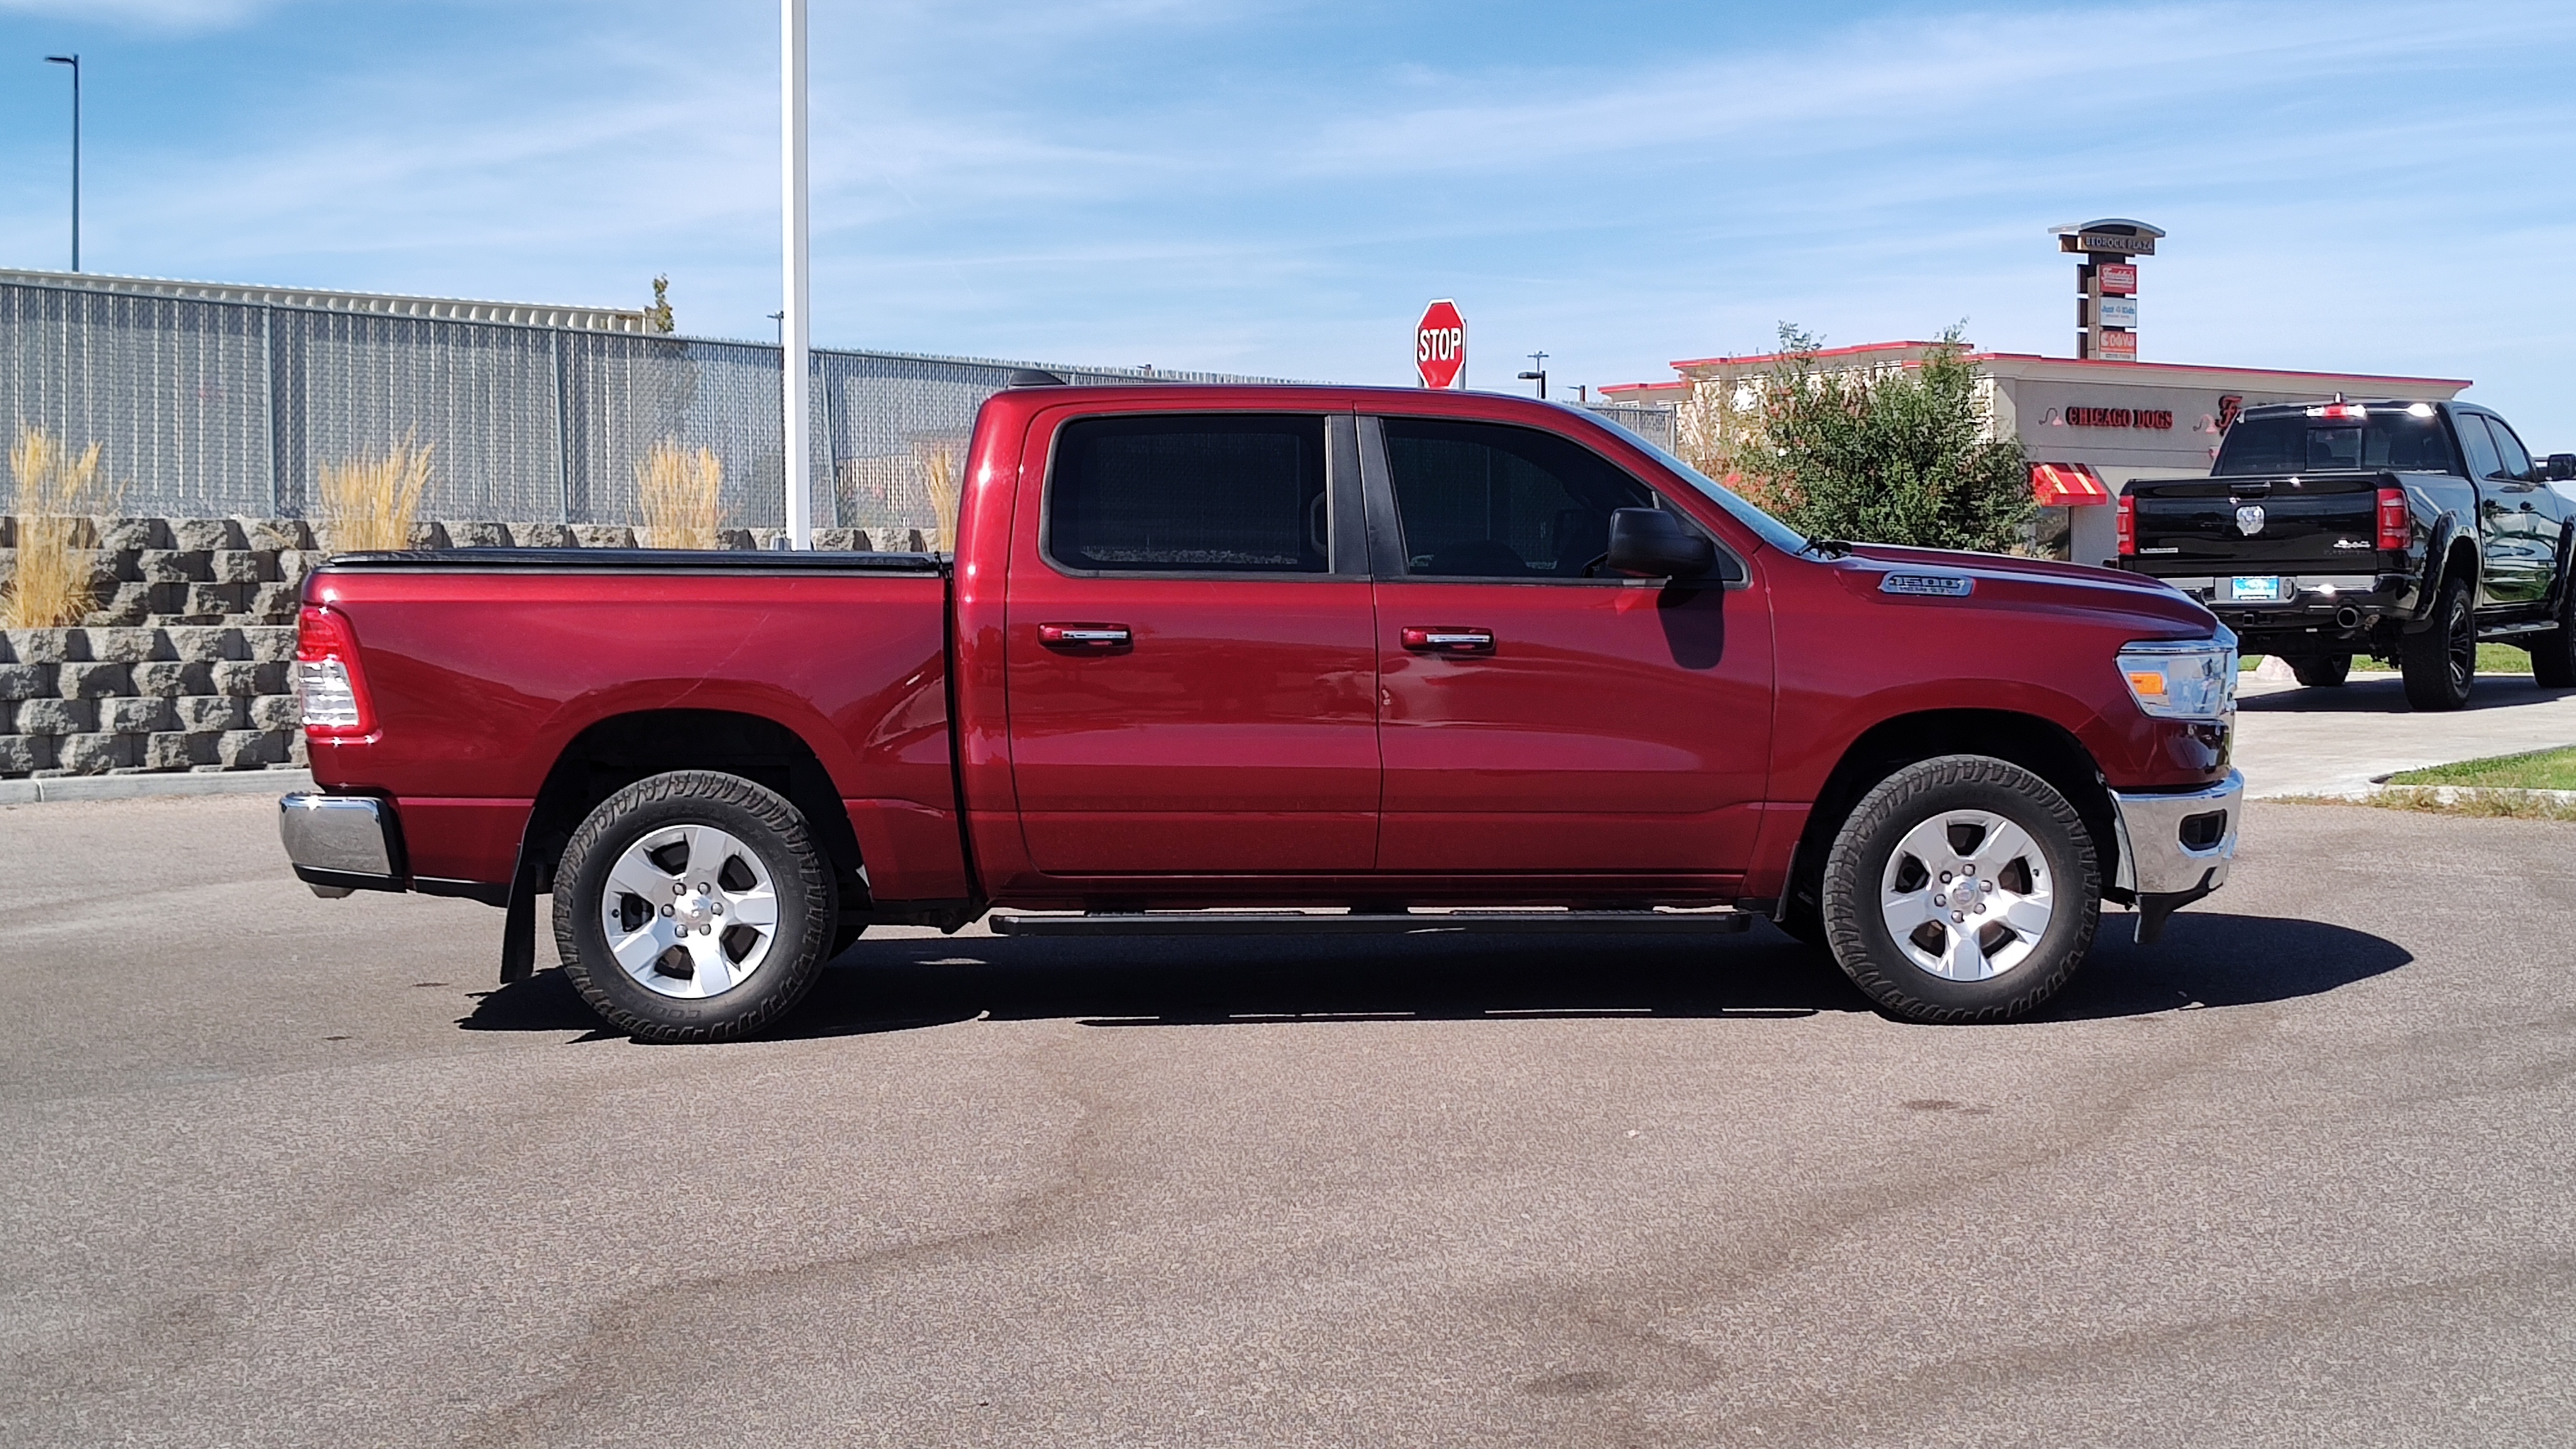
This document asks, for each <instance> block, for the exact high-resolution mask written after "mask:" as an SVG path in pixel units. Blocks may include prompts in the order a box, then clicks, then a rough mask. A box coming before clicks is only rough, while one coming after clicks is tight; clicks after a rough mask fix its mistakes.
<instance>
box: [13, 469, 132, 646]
mask: <svg viewBox="0 0 2576 1449" xmlns="http://www.w3.org/2000/svg"><path fill="white" fill-rule="evenodd" d="M9 471H10V473H11V474H13V475H14V476H15V477H16V479H17V497H16V500H15V502H14V504H13V505H12V508H11V511H12V512H13V513H15V514H16V515H17V518H18V564H17V569H16V571H15V572H14V573H13V574H12V576H11V577H10V580H9V589H8V593H7V596H6V597H5V599H0V621H5V622H6V623H7V625H8V627H10V628H12V629H51V628H55V627H58V626H60V625H65V624H77V623H79V622H80V621H81V616H82V615H84V614H87V613H88V612H89V611H90V610H91V609H92V608H94V607H96V605H97V601H98V595H97V590H96V586H95V585H94V584H93V583H92V581H91V563H92V560H91V557H90V553H89V551H88V550H87V549H85V548H83V547H82V546H81V545H82V544H83V543H85V542H88V541H90V538H89V530H90V516H91V515H92V514H100V513H113V512H115V511H116V500H117V494H118V490H117V489H115V488H113V487H111V486H109V485H108V484H107V483H106V481H105V480H104V479H103V478H102V477H101V475H100V473H99V467H98V444H96V443H92V444H90V445H89V446H88V447H86V448H83V449H82V450H81V451H80V454H79V456H77V457H74V456H73V455H72V453H71V451H70V450H69V449H68V448H66V447H64V446H63V443H62V440H61V439H59V438H56V437H55V436H54V435H53V434H51V433H48V432H46V431H45V430H44V429H42V428H28V427H22V428H20V429H19V430H18V440H17V442H15V443H13V444H11V445H10V448H9Z"/></svg>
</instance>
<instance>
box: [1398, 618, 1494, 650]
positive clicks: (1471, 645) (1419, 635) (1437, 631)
mask: <svg viewBox="0 0 2576 1449" xmlns="http://www.w3.org/2000/svg"><path fill="white" fill-rule="evenodd" d="M1403 638H1404V647H1405V648H1407V649H1411V650H1414V651H1416V652H1418V653H1424V654H1491V653H1493V652H1494V631H1493V630H1491V629H1477V628H1470V627H1466V626H1461V625H1444V624H1407V625H1406V626H1405V627H1404V634H1403Z"/></svg>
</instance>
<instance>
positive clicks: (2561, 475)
mask: <svg viewBox="0 0 2576 1449" xmlns="http://www.w3.org/2000/svg"><path fill="white" fill-rule="evenodd" d="M2541 476H2542V477H2544V478H2546V479H2548V480H2549V481H2550V482H2552V483H2564V482H2567V481H2568V480H2569V479H2576V453H2552V454H2550V455H2549V466H2548V467H2546V468H2543V469H2542V470H2541Z"/></svg>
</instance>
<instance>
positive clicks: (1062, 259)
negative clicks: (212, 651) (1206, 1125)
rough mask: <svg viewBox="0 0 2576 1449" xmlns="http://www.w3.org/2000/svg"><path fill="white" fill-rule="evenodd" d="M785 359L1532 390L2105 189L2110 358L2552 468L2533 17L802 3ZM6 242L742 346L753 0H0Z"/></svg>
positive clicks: (1986, 313) (2558, 313) (1895, 269)
mask: <svg viewBox="0 0 2576 1449" xmlns="http://www.w3.org/2000/svg"><path fill="white" fill-rule="evenodd" d="M813 8H814V13H813V22H812V24H813V48H814V49H813V53H814V76H813V83H814V115H813V145H814V186H815V200H814V228H815V231H814V258H815V288H816V292H815V334H816V337H817V340H819V341H821V342H824V343H827V344H841V345H852V346H879V347H890V348H899V349H904V350H912V351H924V352H953V353H968V354H977V355H986V356H1007V357H1028V358H1047V359H1056V360H1062V361H1073V362H1097V363H1142V362H1152V363H1155V364H1158V365H1161V366H1165V367H1200V368H1219V369H1227V370H1239V371H1248V372H1259V373H1266V374H1272V375H1282V376H1292V377H1311V378H1329V379H1341V380H1354V381H1380V382H1401V381H1408V380H1410V357H1411V352H1410V347H1411V336H1410V329H1411V324H1412V321H1413V318H1414V317H1415V315H1416V314H1417V313H1418V312H1419V310H1420V308H1421V305H1422V304H1423V302H1424V301H1426V300H1428V299H1430V298H1432V297H1438V296H1454V297H1456V298H1457V299H1458V300H1459V303H1460V305H1461V308H1462V309H1463V310H1464V311H1465V313H1466V314H1467V317H1468V320H1469V325H1470V328H1471V336H1472V343H1473V348H1474V352H1475V360H1474V363H1473V366H1474V369H1475V373H1474V377H1475V380H1476V381H1478V382H1479V383H1480V384H1486V385H1496V384H1504V379H1505V378H1506V376H1507V374H1508V373H1509V372H1510V371H1515V370H1517V369H1518V367H1519V366H1520V365H1521V363H1520V362H1519V359H1518V358H1517V357H1516V356H1514V354H1518V353H1522V352H1527V351H1529V350H1531V349H1533V348H1545V349H1546V350H1547V351H1548V352H1549V353H1550V354H1551V355H1552V360H1551V363H1550V367H1551V370H1552V371H1553V372H1554V373H1555V376H1556V379H1557V382H1558V384H1559V386H1560V387H1561V388H1564V389H1566V390H1571V387H1572V385H1573V384H1576V383H1591V384H1596V385H1597V384H1601V383H1610V382H1622V381H1632V380H1637V379H1641V378H1650V377H1659V376H1664V375H1667V372H1666V368H1665V363H1666V362H1667V361H1668V360H1670V359H1673V358H1679V357H1698V356H1705V355H1709V354H1712V353H1717V352H1727V351H1746V350H1754V349H1757V348H1760V347H1762V346H1764V345H1766V344H1767V343H1768V341H1769V340H1770V338H1771V336H1772V333H1773V330H1774V327H1775V325H1776V324H1777V323H1778V322H1779V321H1781V320H1782V319H1790V320H1795V321H1797V322H1799V323H1802V324H1803V325H1805V326H1806V327H1808V328H1809V329H1811V330H1813V331H1816V332H1820V333H1822V334H1823V335H1824V336H1825V338H1826V340H1827V341H1828V342H1829V343H1853V342H1863V341H1871V340H1879V339H1884V338H1891V337H1900V336H1927V335H1930V334H1931V333H1933V332H1935V331H1937V330H1938V329H1939V328H1940V327H1942V326H1943V325H1945V324H1947V323H1951V322H1954V321H1961V320H1964V321H1965V322H1966V324H1967V332H1968V335H1969V336H1970V338H1971V339H1972V340H1974V341H1976V342H1977V343H1979V344H1980V345H1982V346H1986V347H1991V348H1996V349H2000V350H2008V351H2027V352H2045V353H2052V354H2060V355H2063V354H2065V353H2068V352H2069V351H2071V348H2072V337H2071V333H2072V326H2073V319H2072V313H2073V306H2072V302H2071V289H2072V282H2071V275H2070V274H2071V268H2070V267H2069V266H2068V265H2067V263H2066V261H2065V259H2063V258H2061V257H2060V256H2058V255H2057V253H2056V252H2055V251H2054V249H2053V244H2052V241H2051V239H2050V238H2049V237H2048V236H2047V235H2046V234H2045V230H2046V228H2047V227H2048V226H2049V225H2051V224H2053V223H2057V222H2064V221H2073V220H2081V219H2084V218H2088V217H2093V216H2103V215H2115V216H2135V217H2141V218H2144V219H2146V220H2149V221H2152V222H2155V223H2156V224H2158V225H2161V226H2163V227H2165V228H2166V229H2167V230H2168V231H2170V232H2171V233H2172V237H2171V239H2170V241H2169V242H2168V243H2167V245H2166V248H2165V251H2164V253H2163V254H2162V255H2159V256H2157V257H2156V258H2154V259H2153V260H2151V261H2149V262H2148V263H2146V265H2145V276H2144V284H2143V293H2144V296H2143V299H2142V300H2143V306H2142V312H2143V323H2142V328H2141V336H2142V347H2141V355H2142V356H2143V357H2145V358H2147V359H2149V360H2154V361H2186V362H2211V363H2230V364H2239V365H2246V366H2269V367H2306V368H2320V369H2337V370H2344V369H2349V370H2360V371H2378V372H2396V373H2423V374H2431V375H2437V376H2453V377H2471V378H2475V379H2477V380H2478V386H2477V388H2476V390H2475V391H2474V392H2473V393H2472V394H2471V396H2473V397H2476V398H2479V399H2482V400H2484V401H2486V402H2488V403H2490V404H2492V405H2494V406H2496V407H2499V408H2501V409H2503V410H2504V411H2505V412H2506V413H2507V414H2508V415H2510V416H2512V417H2513V418H2515V419H2516V420H2517V421H2518V422H2519V423H2520V424H2521V425H2522V430H2523V431H2524V433H2525V434H2526V435H2528V436H2529V438H2530V440H2531V441H2532V442H2533V443H2534V444H2535V445H2538V446H2541V447H2546V448H2558V449H2576V387H2571V386H2570V384H2571V383H2576V375H2571V371H2572V370H2571V367H2570V364H2569V361H2568V359H2569V356H2570V352H2571V348H2570V344H2569V342H2568V340H2567V336H2566V334H2567V331H2568V324H2569V317H2570V311H2571V309H2570V305H2569V304H2570V302H2571V300H2576V283H2571V281H2570V272H2571V268H2576V259H2571V256H2570V253H2571V251H2576V188H2572V187H2571V186H2570V184H2569V182H2570V178H2571V174H2576V165H2571V154H2576V79H2571V77H2576V5H2570V4H2567V3H2565V0H2558V3H2554V4H2539V3H2509V0H2508V3H2493V4H2450V5H2428V4H2424V3H2422V0H2411V3H2406V4H2373V3H2367V0H2359V3H2341V4H2333V5H2306V4H2265V5H2166V4H2157V3H2152V0H2137V3H2132V4H2130V5H2128V6H2126V7H2125V8H2120V9H2114V8H2112V7H2109V6H2103V5H2085V6H2063V7H2062V6H2047V5H1992V6H1983V7H1977V8H1966V7H1948V6H1934V5H1926V4H1908V5H1889V4H1866V3H1857V0H1812V3H1807V4H1801V5H1780V4H1752V5H1739V4H1718V3H1699V4H1660V3H1642V0H1641V3H1631V4H1625V5H1620V6H1616V7H1587V6H1569V5H1564V4H1553V5H1536V4H1533V5H1520V4H1500V3H1486V4H1464V3H1445V0H1443V3H1421V4H1411V5H1407V4H1401V3H1396V4H1389V3H1384V0H1379V3H1372V4H1339V3H1313V4H1292V3H1235V0H1190V3H1169V0H1062V3H1055V4H1041V5H1020V4H1013V3H1005V0H994V3H983V4H977V5H958V4H933V3H840V0H814V7H813ZM0 36H5V37H6V39H7V41H8V42H9V43H8V44H5V45H0V264H12V265H27V266H56V267H59V266H61V265H62V264H63V262H64V259H65V249H66V244H65V230H66V228H65V219H64V212H65V200H64V193H65V189H66V185H67V167H66V161H65V155H66V151H67V120H66V111H67V97H66V84H65V81H66V78H65V76H64V73H63V71H62V68H61V67H56V66H47V65H45V64H43V63H42V61H41V59H40V57H41V56H43V55H44V54H46V53H48V52H51V51H60V50H68V49H77V50H79V51H81V52H82V54H83V56H84V58H85V63H86V67H87V86H88V100H89V111H88V153H87V173H86V186H87V192H88V195H87V209H86V220H85V233H84V242H83V248H84V258H83V260H84V262H85V263H86V264H87V266H88V267H89V269H91V270H93V271H112V272H132V273H141V274H148V275H157V276H177V277H190V278H203V279H213V280H223V281H246V282H262V283H272V284H301V285H315V286H333V287H348V288H357V289H366V290H382V291H410V292H428V293H437V294H445V295H464V296H476V297H498V298H509V299H519V300H537V301H562V302H589V303H616V304H625V305H634V304H638V303H640V302H641V301H643V300H644V298H645V296H646V294H647V290H648V283H649V279H650V278H651V276H652V275H653V274H654V273H655V272H657V271H666V272H668V273H670V275H671V277H672V293H673V299H674V301H675V303H676V305H677V307H678V310H679V318H680V323H681V327H682V330H684V331H688V332H693V333H702V334H707V335H716V336H736V337H746V336H747V337H766V336H768V335H769V333H770V324H769V323H768V321H767V320H766V317H765V314H766V313H768V312H769V311H771V310H773V309H774V308H775V307H776V305H777V302H776V296H777V291H778V261H777V257H778V245H777V215H778V185H777V150H776V147H777V124H778V122H777V84H778V75H777V8H776V6H775V4H773V3H767V0H702V3H695V4H665V3H656V0H617V3H607V0H555V3H547V0H513V3H483V0H446V3H406V0H365V3H359V0H0Z"/></svg>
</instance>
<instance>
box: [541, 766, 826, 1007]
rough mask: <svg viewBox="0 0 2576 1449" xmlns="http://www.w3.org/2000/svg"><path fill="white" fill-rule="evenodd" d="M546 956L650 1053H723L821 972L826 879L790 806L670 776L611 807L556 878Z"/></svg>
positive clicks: (598, 813)
mask: <svg viewBox="0 0 2576 1449" xmlns="http://www.w3.org/2000/svg"><path fill="white" fill-rule="evenodd" d="M555 880H556V887H555V943H556V945H557V946H558V947H559V948H560V949H561V950H562V952H563V962H564V972H565V974H566V975H567V976H569V977H570V978H571V979H572V984H573V986H574V988H575V989H576V990H578V991H580V993H581V996H582V999H583V1000H584V1001H587V1002H589V1003H590V1005H591V1008H592V1009H593V1010H595V1011H597V1012H598V1013H599V1014H600V1015H601V1016H603V1017H606V1018H607V1019H608V1020H609V1021H610V1022H611V1023H613V1024H615V1025H616V1026H617V1027H618V1028H619V1029H621V1030H623V1031H627V1032H630V1033H632V1034H633V1035H635V1036H637V1037H640V1038H642V1039H644V1040H646V1041H659V1042H678V1041H726V1040H730V1039H732V1038H735V1037H739V1036H745V1035H748V1034H750V1033H751V1032H754V1031H757V1030H759V1029H760V1028H761V1027H763V1026H765V1025H767V1024H769V1023H770V1022H771V1021H774V1020H776V1019H777V1018H778V1017H779V1016H780V1015H781V1014H783V1013H785V1012H786V1011H787V1010H788V1009H789V1008H790V1007H793V1006H794V1005H795V1004H796V1003H797V1002H798V1001H799V1000H801V999H802V998H803V997H804V995H805V993H806V991H807V990H809V989H810V988H811V987H812V986H813V984H814V978H815V977H816V976H817V975H818V974H820V973H821V971H822V968H823V962H824V959H825V955H826V951H827V948H828V947H829V946H830V945H831V943H832V926H833V914H834V913H833V899H832V877H831V873H830V871H828V870H827V869H825V866H824V862H823V860H822V856H821V853H820V852H819V851H817V850H816V849H815V847H814V843H813V838H812V835H811V834H810V833H809V832H808V831H807V829H806V827H805V817H804V816H803V815H802V814H800V813H798V811H797V809H796V807H795V806H793V805H790V804H788V803H787V801H786V800H784V799H782V798H781V797H779V796H778V795H776V794H773V793H771V792H770V791H768V790H765V789H762V788H761V787H760V786H758V785H755V784H753V783H752V782H751V781H749V780H745V779H742V778H740V777H738V776H734V775H724V774H717V773H715V772H712V771H705V770H680V771H674V772H672V773H670V774H665V775H654V776H651V777H649V778H647V779H643V780H638V781H636V782H635V783H634V784H632V785H629V786H627V787H626V788H625V789H623V790H620V791H618V792H617V793H616V794H614V795H611V796H609V797H608V799H607V800H606V801H604V802H602V803H601V804H600V806H599V808H598V809H596V810H593V811H592V812H590V818H589V819H587V820H584V821H583V822H582V823H581V828H580V829H578V830H576V831H574V832H573V837H572V840H571V842H570V843H569V844H567V845H566V846H565V847H564V855H563V861H562V863H561V864H560V865H559V866H557V868H556V871H555Z"/></svg>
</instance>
